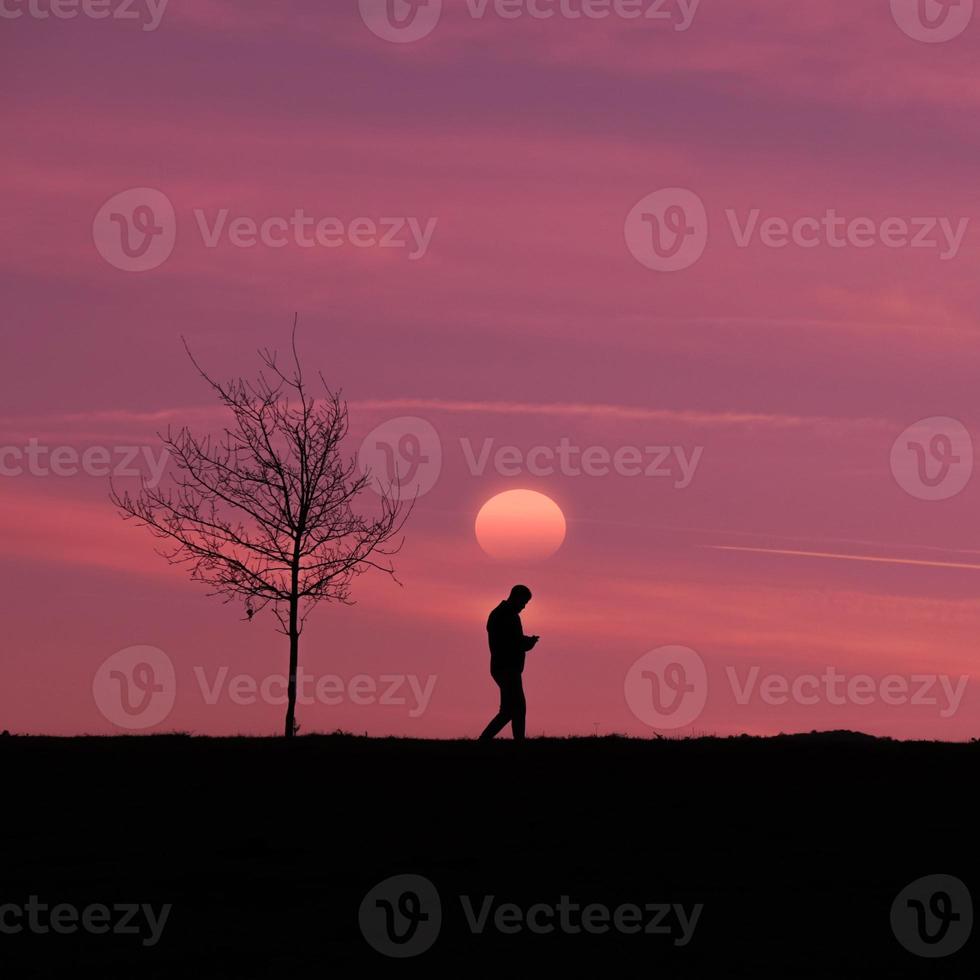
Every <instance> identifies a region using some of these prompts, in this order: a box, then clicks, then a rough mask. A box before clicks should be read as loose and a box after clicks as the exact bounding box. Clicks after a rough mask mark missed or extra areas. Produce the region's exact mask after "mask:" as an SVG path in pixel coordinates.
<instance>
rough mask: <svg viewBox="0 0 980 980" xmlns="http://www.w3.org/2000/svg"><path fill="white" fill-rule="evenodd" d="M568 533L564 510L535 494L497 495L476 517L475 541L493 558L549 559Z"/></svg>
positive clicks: (508, 491)
mask: <svg viewBox="0 0 980 980" xmlns="http://www.w3.org/2000/svg"><path fill="white" fill-rule="evenodd" d="M565 530H566V528H565V515H564V514H563V513H562V512H561V508H560V507H559V506H558V504H556V503H555V502H554V501H553V500H552V499H551V497H547V496H545V495H544V494H543V493H538V492H537V491H536V490H506V491H505V492H504V493H498V494H497V495H496V496H495V497H491V498H490V499H489V500H488V501H487V502H486V503H485V504H484V505H483V506H482V507H481V508H480V512H479V514H477V515H476V540H477V541H478V542H479V543H480V547H481V548H482V549H483V550H484V551H485V552H486V553H487V554H488V555H489V556H490V557H491V558H500V559H509V560H515V559H521V560H527V559H534V560H539V559H542V558H550V557H551V555H553V554H554V553H555V552H556V551H557V550H558V549H559V548H560V547H561V545H562V542H563V541H564V540H565Z"/></svg>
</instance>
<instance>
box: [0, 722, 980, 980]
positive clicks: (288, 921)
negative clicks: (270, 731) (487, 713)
mask: <svg viewBox="0 0 980 980" xmlns="http://www.w3.org/2000/svg"><path fill="white" fill-rule="evenodd" d="M978 763H980V744H975V743H970V744H941V743H924V742H916V743H911V742H906V743H903V742H896V741H891V740H878V739H872V738H869V737H867V736H861V735H857V734H853V733H832V734H823V735H816V734H815V735H802V736H786V737H778V738H771V739H756V738H745V737H742V738H728V739H714V738H705V739H692V740H657V739H653V740H642V739H625V738H578V739H534V740H531V741H529V742H527V743H525V744H523V745H519V744H514V743H512V742H510V741H509V740H504V739H501V740H498V741H497V742H494V743H491V744H487V743H478V742H472V741H416V740H408V739H368V738H359V737H352V736H347V735H343V734H336V735H311V736H303V737H299V738H296V739H294V740H292V741H291V742H286V741H285V740H282V739H273V738H269V739H246V738H229V739H211V738H196V737H193V738H192V737H188V736H181V735H173V736H152V737H124V738H71V739H55V738H36V737H18V736H8V737H0V765H2V771H3V782H4V787H5V789H6V793H5V794H4V820H3V824H2V838H0V860H2V868H0V905H4V904H6V905H7V906H8V908H7V911H6V912H5V913H4V912H3V910H2V909H0V923H6V924H8V925H16V924H18V923H22V924H26V923H28V922H29V916H30V915H33V916H34V920H33V921H34V923H35V925H34V926H33V927H32V928H26V929H24V931H21V932H17V933H10V932H0V963H2V964H5V965H6V969H5V970H4V975H5V976H11V977H17V978H20V977H34V976H36V977H45V978H47V977H58V976H73V977H74V976H78V975H88V974H89V973H91V975H93V976H98V977H100V978H113V977H126V978H139V977H167V978H172V977H182V978H188V980H189V978H197V977H201V978H209V980H211V978H224V977H228V978H236V980H239V978H248V977H277V978H282V977H307V976H310V977H312V976H330V975H333V976H340V977H347V976H358V975H361V974H362V973H366V972H367V971H369V970H370V971H371V972H372V973H375V972H381V973H385V974H387V973H389V972H391V971H396V972H398V973H402V974H409V975H422V974H423V973H424V974H427V975H432V974H435V975H442V974H443V973H444V972H449V971H452V975H455V976H462V977H470V976H474V977H479V976H490V975H495V974H496V973H506V974H508V975H510V976H513V977H515V978H524V977H527V976H528V975H531V974H533V973H534V972H535V971H537V970H541V971H542V972H544V971H547V975H548V976H561V975H562V974H566V975H570V976H590V975H591V976H603V977H604V976H613V977H618V976H650V977H671V978H673V977H691V978H695V977H696V978H699V980H703V978H715V977H718V978H728V977H753V978H756V977H764V976H773V977H780V978H782V980H793V978H797V977H825V978H833V980H839V978H850V977H855V978H857V977H860V978H866V977H889V978H891V977H906V976H908V977H918V976H923V977H925V976H930V977H967V976H973V977H975V976H977V975H978V972H980V970H978V963H980V935H977V933H980V929H976V930H974V935H973V936H972V938H970V939H969V940H968V941H967V942H966V943H965V945H963V946H962V948H961V949H960V950H959V951H958V952H955V953H951V954H949V955H945V956H942V957H940V958H924V957H921V956H918V955H915V954H914V953H912V952H910V951H908V950H907V949H906V948H904V946H903V945H902V944H901V942H900V941H899V939H898V938H897V937H896V933H895V931H894V929H893V927H892V923H891V918H890V915H891V909H892V905H893V903H894V902H895V900H896V898H897V897H898V895H899V893H900V892H901V891H902V890H903V889H904V888H905V887H906V886H908V885H910V884H911V883H912V882H914V881H916V880H918V879H920V878H922V877H924V876H927V875H936V874H941V875H947V876H953V877H954V878H958V879H959V880H960V881H961V882H963V883H964V885H965V886H966V887H967V888H968V889H970V890H972V891H973V893H974V895H975V896H977V895H980V875H978V862H977V851H978V845H977V842H976V841H977V833H976V826H975V820H974V807H973V805H972V804H973V800H974V799H975V789H974V784H975V773H976V771H977V767H978ZM396 875H413V876H422V878H424V879H426V880H427V882H428V883H431V884H426V883H425V882H422V883H421V884H420V883H419V882H418V881H417V880H413V881H412V889H410V891H414V894H416V895H418V902H419V904H418V905H416V904H415V899H414V898H413V897H412V895H409V896H408V897H407V898H402V899H399V896H400V895H401V891H402V889H399V888H396V887H395V886H393V885H388V886H382V887H381V888H380V889H379V890H376V891H373V892H372V889H375V886H378V885H379V883H381V882H384V881H386V880H387V879H389V878H391V877H393V876H396ZM943 880H944V881H945V880H946V879H943ZM395 884H396V885H397V884H398V883H395ZM369 892H372V894H371V895H370V896H369V897H368V898H367V900H366V901H365V897H366V896H368V893H369ZM434 895H437V896H438V898H437V899H434V898H433V896H434ZM32 896H33V905H34V912H33V913H31V912H30V909H29V908H28V906H29V905H30V903H31V902H32ZM488 896H493V897H492V898H488ZM953 898H954V900H955V903H956V914H960V913H961V912H963V913H964V915H966V914H968V909H965V908H964V906H963V902H962V900H961V897H960V895H959V894H958V893H957V894H955V895H954V896H953ZM434 902H435V904H437V905H438V909H436V907H435V905H434ZM362 903H363V904H364V906H365V909H366V911H365V913H364V918H363V919H362V917H361V916H360V910H361V906H362ZM378 903H380V904H378ZM386 903H389V904H388V905H387V906H386ZM58 904H67V905H68V906H70V907H71V908H70V909H69V910H68V911H64V910H62V912H60V913H58V914H59V915H61V916H63V918H62V919H61V920H60V921H61V927H62V928H66V929H67V928H70V927H71V925H72V921H73V920H72V919H71V916H72V915H75V917H76V918H75V920H74V921H76V922H78V921H80V917H81V916H82V915H83V912H84V910H90V911H89V912H88V915H89V920H88V923H89V925H91V926H93V927H99V926H103V927H105V928H109V929H110V930H114V929H116V928H117V927H120V926H122V927H124V928H126V929H134V928H135V929H136V930H137V931H136V932H135V933H131V932H125V933H121V932H118V933H117V932H112V931H110V932H109V933H108V934H96V933H94V932H92V931H90V930H87V929H86V930H79V931H77V932H74V933H64V934H61V933H56V932H54V931H53V930H52V931H47V932H42V931H40V929H41V928H44V927H45V926H47V927H48V928H49V929H50V926H51V918H50V915H51V913H50V908H51V907H53V906H56V905H58ZM508 904H513V905H516V906H517V907H518V908H517V910H515V909H513V908H511V909H507V908H506V906H507V905H508ZM42 905H43V906H47V907H48V908H47V910H42V909H40V906H42ZM166 905H169V906H170V910H169V912H168V913H167V915H166V918H165V919H164V918H163V908H164V906H166ZM587 905H591V906H598V909H596V908H593V909H592V910H591V911H590V912H589V913H588V916H590V917H591V918H589V919H588V923H587V924H589V925H590V926H591V928H593V929H595V930H597V931H595V932H588V931H586V930H585V929H584V928H583V918H582V913H581V912H580V910H581V909H582V907H584V906H587ZM9 906H14V907H15V908H14V909H10V908H9ZM93 906H105V907H107V909H108V911H107V912H105V913H101V912H99V911H98V910H92V907H93ZM129 906H138V909H137V911H135V912H132V913H130V912H127V908H128V907H129ZM146 906H148V907H149V909H150V911H149V912H144V907H146ZM501 906H505V907H504V908H503V909H502V910H501ZM624 906H625V907H626V908H625V909H624V908H623V907H624ZM386 907H387V908H389V909H391V910H393V911H392V915H393V918H392V920H391V922H392V924H393V928H394V929H395V937H396V940H397V939H407V941H406V942H405V943H403V944H400V943H398V942H397V941H393V940H391V939H390V938H387V936H386V933H385V929H384V928H383V925H384V921H385V920H384V916H385V914H386V913H385V908H386ZM532 907H536V910H533V911H530V915H531V926H532V927H533V928H532V927H529V926H528V920H527V915H528V913H529V910H532ZM630 907H635V911H631V909H630ZM903 907H904V905H903ZM71 909H74V910H75V912H74V913H73V912H72V911H71ZM416 910H418V911H419V912H421V913H422V914H424V915H428V916H429V917H428V918H427V919H422V918H418V917H417V916H416ZM617 910H619V911H618V912H617ZM402 912H404V913H407V914H408V916H409V918H407V919H406V918H403V917H402V915H401V913H402ZM484 913H485V915H484ZM127 915H130V920H129V921H128V922H124V921H123V919H124V917H125V916H127ZM45 916H47V918H45ZM103 916H104V918H103ZM440 916H441V919H439V921H437V918H438V917H440ZM617 916H618V917H619V918H618V919H617ZM412 920H415V921H414V927H415V928H414V931H413V923H412ZM105 922H108V925H105ZM154 922H155V923H156V928H157V930H158V931H157V932H156V933H154V927H153V923H154ZM962 923H963V919H962V918H961V919H960V920H958V922H957V923H955V924H954V926H953V927H952V928H951V930H950V934H951V935H953V934H955V932H956V930H957V929H962V928H964V926H963V924H962ZM481 926H482V931H478V930H479V929H480V927H481ZM549 926H551V929H550V930H549V929H548V927H549ZM620 926H622V929H621V928H620ZM968 927H969V923H968V922H967V923H966V926H965V928H968ZM603 928H604V930H605V931H601V930H603ZM637 928H639V929H640V931H639V932H630V931H626V930H629V929H637ZM647 928H651V929H654V930H657V931H655V932H652V933H649V934H648V933H647V932H646V929H647ZM541 929H544V930H546V931H541ZM508 930H509V931H508ZM663 930H666V931H663ZM154 935H156V936H157V941H156V942H153V939H154ZM369 940H371V941H374V942H376V943H377V944H379V945H381V946H383V947H385V948H386V950H387V951H389V952H390V951H396V952H406V951H407V952H413V951H414V947H413V944H416V945H417V944H426V943H429V942H431V945H429V948H428V949H426V950H425V951H424V952H420V953H418V955H415V956H411V957H406V958H393V957H390V956H387V955H384V954H383V953H382V952H378V951H377V950H376V949H375V948H374V947H373V946H372V945H371V944H370V941H369ZM947 942H949V940H948V939H947ZM151 943H152V945H151ZM930 948H933V949H936V948H940V949H941V948H942V944H935V945H934V946H932V947H930ZM335 971H336V972H335Z"/></svg>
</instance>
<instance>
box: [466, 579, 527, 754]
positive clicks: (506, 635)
mask: <svg viewBox="0 0 980 980" xmlns="http://www.w3.org/2000/svg"><path fill="white" fill-rule="evenodd" d="M530 600H531V590H530V589H529V588H528V587H527V586H526V585H515V586H514V588H512V589H511V590H510V595H509V596H508V597H507V598H506V599H504V601H503V602H502V603H500V605H499V606H497V607H496V609H494V610H493V612H491V613H490V617H489V619H487V639H488V641H489V643H490V676H491V677H492V678H493V679H494V680H495V681H496V682H497V687H499V688H500V711H498V712H497V716H496V717H495V718H494V719H493V720H492V721H491V722H490V724H489V725H487V727H486V728H485V729H484V730H483V734H482V735H481V736H480V738H481V739H489V738H493V737H494V735H496V734H497V732H499V731H500V730H501V729H502V728H503V727H504V725H506V724H507V722H510V729H511V731H512V732H513V734H514V740H515V741H518V742H520V741H523V739H524V716H525V714H526V712H527V703H526V702H525V700H524V687H523V685H522V684H521V674H522V673H523V672H524V654H525V653H527V651H528V650H531V649H533V648H534V645H535V644H536V643H537V642H538V640H539V639H540V637H537V636H525V635H524V627H523V626H522V625H521V610H522V609H523V608H524V607H525V606H526V605H527V604H528V602H530Z"/></svg>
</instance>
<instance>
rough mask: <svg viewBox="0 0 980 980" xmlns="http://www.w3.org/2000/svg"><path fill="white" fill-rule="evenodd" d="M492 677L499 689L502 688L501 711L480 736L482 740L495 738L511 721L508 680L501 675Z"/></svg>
mask: <svg viewBox="0 0 980 980" xmlns="http://www.w3.org/2000/svg"><path fill="white" fill-rule="evenodd" d="M491 676H492V677H493V679H494V681H495V682H496V684H497V687H499V688H500V710H499V711H498V712H497V714H496V715H495V716H494V718H493V719H491V721H490V724H489V725H487V727H486V728H484V729H483V734H482V735H481V736H480V738H481V739H490V738H493V737H494V735H496V734H498V733H499V732H501V731H502V730H503V727H504V725H506V724H507V722H509V721H510V710H509V705H508V698H507V693H506V691H507V683H506V680H505V678H504V677H503V676H502V675H501V674H492V675H491Z"/></svg>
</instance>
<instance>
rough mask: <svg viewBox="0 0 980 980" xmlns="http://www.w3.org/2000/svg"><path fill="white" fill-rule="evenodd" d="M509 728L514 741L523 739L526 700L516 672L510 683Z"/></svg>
mask: <svg viewBox="0 0 980 980" xmlns="http://www.w3.org/2000/svg"><path fill="white" fill-rule="evenodd" d="M509 704H510V730H511V731H512V732H513V733H514V741H515V742H523V741H524V719H525V717H526V715H527V701H526V700H525V699H524V685H523V684H522V683H521V675H520V674H516V675H515V676H514V678H513V679H512V681H511V684H510V697H509Z"/></svg>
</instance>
